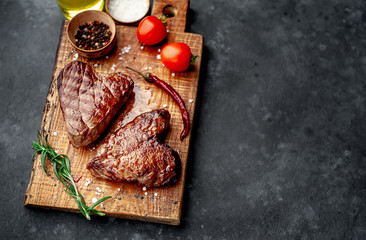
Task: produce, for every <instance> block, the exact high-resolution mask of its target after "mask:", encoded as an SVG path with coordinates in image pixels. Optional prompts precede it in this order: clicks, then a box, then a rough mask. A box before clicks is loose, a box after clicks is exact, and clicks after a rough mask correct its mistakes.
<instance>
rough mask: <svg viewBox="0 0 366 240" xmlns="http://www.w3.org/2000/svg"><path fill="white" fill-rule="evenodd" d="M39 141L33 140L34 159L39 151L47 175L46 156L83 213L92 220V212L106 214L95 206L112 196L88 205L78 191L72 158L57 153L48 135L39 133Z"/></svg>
mask: <svg viewBox="0 0 366 240" xmlns="http://www.w3.org/2000/svg"><path fill="white" fill-rule="evenodd" d="M37 139H38V142H35V141H33V142H32V149H34V150H35V153H34V154H33V155H32V160H34V158H35V155H36V154H37V153H40V154H41V165H42V168H43V170H44V171H45V173H46V175H48V176H49V174H48V172H47V169H46V164H45V161H46V157H47V158H48V160H49V161H50V162H51V163H52V165H53V171H54V173H55V175H56V177H57V178H58V180H59V181H60V182H61V183H62V184H63V185H64V186H65V189H64V191H65V192H67V193H68V194H69V195H70V196H71V197H73V198H74V200H75V202H76V204H77V206H78V208H79V210H80V211H78V212H80V213H81V214H83V215H84V216H85V217H86V218H87V219H88V220H90V213H94V214H97V215H99V216H104V215H105V214H104V213H102V212H99V211H97V210H95V209H94V207H95V206H97V205H98V204H100V203H102V202H104V201H105V200H107V199H109V198H111V197H110V196H108V197H104V198H101V199H99V200H98V201H97V202H95V203H94V204H93V205H92V206H91V207H88V206H86V204H85V200H84V197H83V196H82V195H81V194H80V193H79V192H78V190H77V187H76V184H75V182H74V179H73V177H72V175H71V171H70V160H69V158H68V157H67V156H66V155H65V154H57V153H56V152H55V151H54V150H53V148H52V147H51V146H50V145H49V144H48V135H46V136H45V137H44V138H42V136H41V134H40V133H39V132H38V134H37Z"/></svg>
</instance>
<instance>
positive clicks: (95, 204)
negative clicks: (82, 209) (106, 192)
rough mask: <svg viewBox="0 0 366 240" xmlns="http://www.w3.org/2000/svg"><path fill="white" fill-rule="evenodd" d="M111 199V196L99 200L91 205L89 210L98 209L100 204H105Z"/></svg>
mask: <svg viewBox="0 0 366 240" xmlns="http://www.w3.org/2000/svg"><path fill="white" fill-rule="evenodd" d="M109 198H111V196H108V197H104V198H101V199H99V200H98V201H96V202H95V203H94V204H93V205H91V207H90V208H89V210H90V209H94V207H96V206H97V205H98V204H99V203H102V202H104V201H105V200H107V199H109Z"/></svg>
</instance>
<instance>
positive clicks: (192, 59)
mask: <svg viewBox="0 0 366 240" xmlns="http://www.w3.org/2000/svg"><path fill="white" fill-rule="evenodd" d="M196 58H198V55H193V54H191V61H190V62H189V64H193V63H194V62H195V61H196Z"/></svg>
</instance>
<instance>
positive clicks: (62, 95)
mask: <svg viewBox="0 0 366 240" xmlns="http://www.w3.org/2000/svg"><path fill="white" fill-rule="evenodd" d="M133 85H134V83H133V81H132V79H131V77H129V76H127V75H125V74H122V73H113V74H109V75H107V76H98V75H97V74H96V73H95V72H94V70H93V69H92V68H91V67H90V66H89V65H88V64H86V63H83V62H80V61H74V62H71V63H69V64H67V65H66V66H65V67H64V68H63V69H62V70H61V72H60V74H59V75H58V78H57V87H58V94H59V100H60V105H61V110H62V113H63V116H64V119H65V123H66V128H67V131H68V133H69V139H70V142H71V143H72V145H74V146H75V147H77V148H78V147H83V146H87V145H88V144H90V143H92V142H94V141H95V140H96V139H97V138H98V137H99V135H100V134H101V133H102V132H103V131H104V130H105V129H106V128H107V126H108V125H109V123H110V122H111V120H112V119H113V117H114V116H115V115H116V113H117V112H118V110H119V109H120V108H121V107H122V105H123V104H124V103H125V102H126V101H127V99H128V98H129V97H130V95H131V93H132V90H133Z"/></svg>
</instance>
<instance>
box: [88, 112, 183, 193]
mask: <svg viewBox="0 0 366 240" xmlns="http://www.w3.org/2000/svg"><path fill="white" fill-rule="evenodd" d="M169 119H170V114H169V112H168V111H167V110H164V109H158V110H153V111H150V112H145V113H142V114H141V115H139V116H137V117H136V118H135V119H134V120H133V121H132V122H129V123H127V124H126V125H125V126H123V127H121V128H119V129H118V130H117V131H115V132H114V133H113V134H111V135H109V136H108V137H107V138H106V139H105V140H104V141H103V142H102V143H101V144H100V145H99V147H98V154H97V157H95V158H94V159H92V160H91V161H90V162H89V163H88V165H87V168H88V169H89V170H90V171H91V173H92V175H93V176H95V177H99V178H103V179H108V180H112V181H125V182H134V183H137V184H139V185H143V186H147V187H158V186H162V185H166V184H169V183H172V182H174V180H177V179H178V177H179V173H180V159H179V156H178V154H177V152H175V151H173V149H171V148H170V147H169V146H168V145H166V144H164V143H162V142H163V141H164V138H165V137H166V133H167V132H168V129H169Z"/></svg>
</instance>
